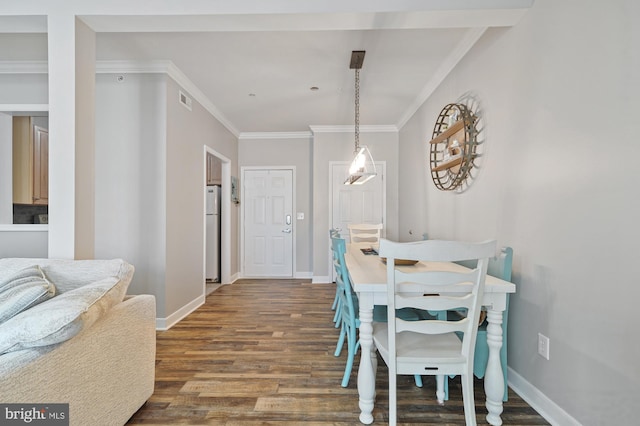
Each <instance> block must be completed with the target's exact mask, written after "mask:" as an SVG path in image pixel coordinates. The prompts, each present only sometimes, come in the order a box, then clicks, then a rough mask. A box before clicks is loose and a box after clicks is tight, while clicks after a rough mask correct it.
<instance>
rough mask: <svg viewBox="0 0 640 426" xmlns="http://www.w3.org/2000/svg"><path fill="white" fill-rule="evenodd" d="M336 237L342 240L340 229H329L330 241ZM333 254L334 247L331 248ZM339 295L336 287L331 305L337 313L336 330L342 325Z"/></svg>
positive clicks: (334, 318) (335, 316)
mask: <svg viewBox="0 0 640 426" xmlns="http://www.w3.org/2000/svg"><path fill="white" fill-rule="evenodd" d="M334 237H336V238H340V229H339V228H338V229H336V228H331V229H329V240H331V239H332V238H334ZM331 253H333V245H332V246H331ZM339 293H340V290H339V289H338V287H337V286H336V296H335V297H334V298H333V304H332V305H331V310H333V311H336V313H335V315H334V316H333V322H334V323H335V324H336V328H338V327H340V323H339V322H338V319H339V318H340V304H339V303H338V302H339V299H340V296H339Z"/></svg>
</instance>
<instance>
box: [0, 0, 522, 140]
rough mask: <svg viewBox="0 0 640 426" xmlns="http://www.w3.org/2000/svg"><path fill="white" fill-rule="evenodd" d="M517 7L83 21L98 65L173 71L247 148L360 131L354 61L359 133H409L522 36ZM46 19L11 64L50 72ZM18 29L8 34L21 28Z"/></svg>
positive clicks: (9, 37) (10, 39) (6, 38)
mask: <svg viewBox="0 0 640 426" xmlns="http://www.w3.org/2000/svg"><path fill="white" fill-rule="evenodd" d="M454 3H460V2H454ZM467 3H469V2H467ZM502 3H504V2H502ZM513 3H518V4H517V7H514V8H513V9H507V8H504V7H500V8H495V7H494V8H487V9H482V10H478V9H477V8H476V9H469V8H463V9H457V10H438V11H435V12H434V11H411V12H385V13H339V14H337V13H321V14H304V13H300V14H270V15H254V14H239V15H227V16H220V15H216V16H209V15H208V16H202V15H190V16H184V15H183V16H119V17H114V16H97V15H91V16H83V17H81V18H82V20H83V21H84V22H85V23H87V25H88V26H89V27H91V28H92V29H93V30H94V31H96V33H97V36H96V56H97V58H96V59H97V60H98V61H99V62H100V61H124V62H122V63H127V62H135V63H137V64H144V63H151V61H171V63H173V65H175V67H177V69H179V70H180V71H181V73H182V75H183V76H184V77H185V78H186V79H188V81H189V82H190V83H191V85H189V87H191V88H195V89H194V90H191V92H194V93H190V94H191V95H192V96H194V97H195V98H196V100H198V101H200V103H202V104H204V105H205V106H208V107H209V110H210V111H211V112H212V113H213V114H214V115H216V116H217V118H219V119H220V121H221V122H222V123H223V124H225V126H227V128H229V130H231V131H232V132H233V133H234V134H236V136H240V137H243V136H251V135H254V136H255V135H259V134H262V133H271V132H276V133H287V132H294V133H295V132H308V131H309V129H310V126H349V125H353V123H354V71H353V70H351V69H349V60H350V57H351V51H352V50H365V51H366V56H365V59H364V64H363V67H362V70H361V71H360V78H361V86H360V93H361V97H360V123H361V125H362V126H367V125H385V126H396V127H397V128H400V127H402V125H404V123H405V122H406V121H407V120H408V119H409V118H410V117H411V115H412V114H413V113H414V112H415V111H416V110H417V108H418V107H419V106H420V105H421V104H422V103H423V102H424V101H425V100H426V99H427V98H428V96H429V95H430V94H431V92H432V91H433V90H434V89H435V88H436V87H437V86H438V84H439V83H440V82H441V81H442V79H443V78H444V77H445V76H446V75H447V73H448V72H449V71H450V70H451V69H452V68H453V67H454V66H455V64H456V63H458V62H459V61H460V60H461V59H462V58H463V57H464V55H465V54H466V53H467V52H468V50H469V49H471V48H472V46H473V44H474V43H475V42H476V41H477V40H478V38H479V37H480V36H481V35H482V34H483V33H484V31H485V30H486V29H487V28H490V27H495V26H511V25H514V24H515V23H516V22H517V21H518V20H519V19H520V17H521V16H522V15H523V14H524V13H525V12H526V10H527V7H525V6H527V5H530V2H527V1H516V2H513ZM523 5H524V6H523ZM5 19H6V17H5ZM37 19H40V20H42V17H34V18H31V19H27V20H25V23H28V24H29V25H28V26H25V28H28V29H27V30H25V31H22V32H20V34H16V32H19V31H15V32H14V33H12V34H7V33H5V34H2V35H0V49H1V50H2V51H3V52H6V51H7V50H6V49H5V47H8V46H3V44H4V45H8V44H9V43H13V44H12V45H13V46H14V47H15V45H16V44H15V43H16V40H20V42H19V43H21V45H22V46H23V48H22V49H11V52H13V53H11V54H7V55H3V58H2V59H3V60H4V61H7V60H13V61H33V60H46V52H47V47H46V34H44V33H41V34H34V33H37V32H38V31H37V30H34V28H38V25H37V24H38V22H37ZM5 23H6V21H5ZM11 23H12V24H13V25H7V26H5V27H6V28H17V27H18V26H17V25H15V20H11ZM0 24H2V22H1V20H0ZM44 24H45V28H46V21H45V22H44ZM1 26H2V25H0V27H1ZM45 32H46V29H45ZM28 52H31V53H28ZM165 63H168V62H165ZM189 87H187V88H186V89H187V90H188V91H189ZM312 87H316V88H317V90H312Z"/></svg>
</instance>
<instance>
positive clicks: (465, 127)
mask: <svg viewBox="0 0 640 426" xmlns="http://www.w3.org/2000/svg"><path fill="white" fill-rule="evenodd" d="M476 125H477V117H476V115H475V114H474V113H473V112H472V111H471V109H469V108H468V107H467V106H466V105H464V104H462V103H452V104H448V105H446V106H445V107H444V108H442V111H440V115H438V118H437V120H436V124H435V126H434V128H433V135H432V139H431V141H430V142H429V167H430V171H431V178H432V179H433V183H434V184H435V185H436V187H437V188H438V189H440V190H442V191H451V190H454V189H460V188H461V186H462V185H463V184H464V183H465V181H466V180H467V179H468V178H469V175H470V172H471V170H472V169H473V167H474V160H475V159H476V157H477V155H478V154H477V147H478V138H477V137H478V130H477V127H476Z"/></svg>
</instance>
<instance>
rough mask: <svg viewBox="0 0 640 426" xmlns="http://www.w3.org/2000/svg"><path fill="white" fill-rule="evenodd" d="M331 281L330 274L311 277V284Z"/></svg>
mask: <svg viewBox="0 0 640 426" xmlns="http://www.w3.org/2000/svg"><path fill="white" fill-rule="evenodd" d="M330 282H332V280H331V277H330V276H325V277H320V276H314V277H313V278H312V279H311V284H319V283H321V284H328V283H330Z"/></svg>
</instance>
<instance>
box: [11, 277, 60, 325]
mask: <svg viewBox="0 0 640 426" xmlns="http://www.w3.org/2000/svg"><path fill="white" fill-rule="evenodd" d="M55 293H56V288H55V286H54V285H53V283H52V282H51V281H49V280H48V279H47V277H46V276H45V274H44V272H42V269H40V267H39V266H38V265H34V266H30V267H28V268H25V269H22V270H20V271H18V272H16V273H15V274H13V275H12V276H10V277H8V278H7V279H5V280H3V281H2V282H0V324H2V323H3V322H5V321H7V320H8V319H9V318H12V317H13V316H15V315H17V314H19V313H20V312H22V311H25V310H27V309H29V308H31V307H33V306H35V305H37V304H39V303H41V302H44V301H45V300H48V299H51V298H52V297H53V296H54V295H55Z"/></svg>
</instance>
